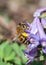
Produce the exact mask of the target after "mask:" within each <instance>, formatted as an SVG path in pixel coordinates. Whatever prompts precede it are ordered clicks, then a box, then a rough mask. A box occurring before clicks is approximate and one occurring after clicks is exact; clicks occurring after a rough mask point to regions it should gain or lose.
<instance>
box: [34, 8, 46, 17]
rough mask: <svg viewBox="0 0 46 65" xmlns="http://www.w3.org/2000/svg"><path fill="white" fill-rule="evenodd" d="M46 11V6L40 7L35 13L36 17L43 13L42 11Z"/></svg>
mask: <svg viewBox="0 0 46 65" xmlns="http://www.w3.org/2000/svg"><path fill="white" fill-rule="evenodd" d="M44 11H46V8H40V9H37V10H36V11H35V13H34V15H33V16H34V17H39V16H40V15H41V13H42V12H44Z"/></svg>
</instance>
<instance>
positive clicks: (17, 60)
mask: <svg viewBox="0 0 46 65" xmlns="http://www.w3.org/2000/svg"><path fill="white" fill-rule="evenodd" d="M14 61H15V63H16V64H17V65H22V64H21V59H20V58H19V57H15V60H14Z"/></svg>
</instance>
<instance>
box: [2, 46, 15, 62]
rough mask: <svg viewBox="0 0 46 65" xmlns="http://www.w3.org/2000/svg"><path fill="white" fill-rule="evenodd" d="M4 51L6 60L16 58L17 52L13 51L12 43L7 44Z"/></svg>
mask: <svg viewBox="0 0 46 65" xmlns="http://www.w3.org/2000/svg"><path fill="white" fill-rule="evenodd" d="M3 52H4V59H5V61H8V60H12V59H14V57H15V53H14V52H13V50H12V47H11V46H10V45H7V46H6V47H5V48H4V51H3Z"/></svg>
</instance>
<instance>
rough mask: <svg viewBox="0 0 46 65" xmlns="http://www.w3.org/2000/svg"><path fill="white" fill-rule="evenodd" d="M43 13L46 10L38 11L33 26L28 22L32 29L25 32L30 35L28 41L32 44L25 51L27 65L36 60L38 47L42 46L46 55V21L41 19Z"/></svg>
mask: <svg viewBox="0 0 46 65" xmlns="http://www.w3.org/2000/svg"><path fill="white" fill-rule="evenodd" d="M43 11H46V8H43V9H38V10H36V12H35V13H34V17H35V18H34V20H33V22H32V23H31V24H30V23H28V22H27V23H26V25H28V26H29V28H30V29H29V30H27V29H26V30H24V32H26V33H27V34H28V37H27V40H30V44H29V45H28V46H27V49H26V50H23V52H24V54H25V55H26V57H27V58H28V62H27V63H26V64H28V63H29V62H31V61H32V60H33V59H34V58H35V56H36V54H37V46H38V45H40V44H41V45H42V51H43V53H45V54H46V34H45V32H44V28H43V27H44V26H45V24H46V19H45V18H41V20H40V18H39V16H40V14H41V13H42V12H43Z"/></svg>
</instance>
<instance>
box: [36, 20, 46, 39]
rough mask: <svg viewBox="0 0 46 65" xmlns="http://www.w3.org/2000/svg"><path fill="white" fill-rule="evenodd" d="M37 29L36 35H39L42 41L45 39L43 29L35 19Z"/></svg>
mask: <svg viewBox="0 0 46 65" xmlns="http://www.w3.org/2000/svg"><path fill="white" fill-rule="evenodd" d="M37 28H38V33H39V36H40V39H43V38H45V39H46V35H45V32H44V30H43V27H42V25H41V23H40V21H39V19H37Z"/></svg>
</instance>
